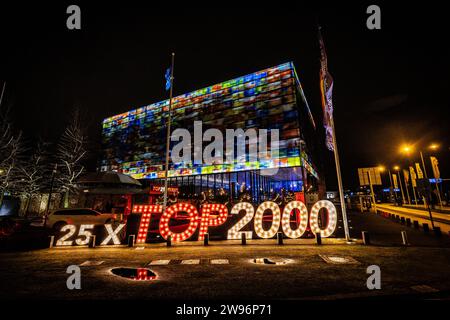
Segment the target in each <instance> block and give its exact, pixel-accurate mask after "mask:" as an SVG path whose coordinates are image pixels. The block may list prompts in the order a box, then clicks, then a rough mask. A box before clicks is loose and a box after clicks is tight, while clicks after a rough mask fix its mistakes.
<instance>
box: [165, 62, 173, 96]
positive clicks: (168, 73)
mask: <svg viewBox="0 0 450 320" xmlns="http://www.w3.org/2000/svg"><path fill="white" fill-rule="evenodd" d="M170 73H171V70H170V68H167V70H166V75H165V78H166V91H167V90H169V89H170V86H171V84H172V82H171V81H170V80H171V79H170Z"/></svg>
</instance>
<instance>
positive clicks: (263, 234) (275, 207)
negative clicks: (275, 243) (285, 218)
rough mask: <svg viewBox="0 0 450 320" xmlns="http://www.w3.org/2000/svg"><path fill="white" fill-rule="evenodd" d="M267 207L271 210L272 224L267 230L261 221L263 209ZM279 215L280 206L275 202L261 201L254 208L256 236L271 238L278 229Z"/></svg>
mask: <svg viewBox="0 0 450 320" xmlns="http://www.w3.org/2000/svg"><path fill="white" fill-rule="evenodd" d="M267 209H270V210H271V211H272V217H273V218H272V226H271V227H270V229H269V230H264V229H263V226H262V222H263V215H264V211H266V210H267ZM280 216H281V212H280V207H279V206H278V205H277V204H276V203H275V202H272V201H265V202H263V203H261V204H260V206H259V207H258V209H257V210H256V213H255V222H254V226H255V232H256V234H257V235H258V237H260V238H263V239H269V238H272V237H273V236H274V235H275V234H276V233H277V231H278V229H280Z"/></svg>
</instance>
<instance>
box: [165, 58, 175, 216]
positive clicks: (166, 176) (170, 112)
mask: <svg viewBox="0 0 450 320" xmlns="http://www.w3.org/2000/svg"><path fill="white" fill-rule="evenodd" d="M174 64H175V53H173V52H172V66H171V68H170V95H169V115H168V117H167V118H168V119H167V137H166V166H165V175H164V179H165V180H164V202H163V212H165V211H166V207H167V189H168V185H167V183H168V180H169V177H168V174H169V154H170V125H171V122H172V92H173V68H174Z"/></svg>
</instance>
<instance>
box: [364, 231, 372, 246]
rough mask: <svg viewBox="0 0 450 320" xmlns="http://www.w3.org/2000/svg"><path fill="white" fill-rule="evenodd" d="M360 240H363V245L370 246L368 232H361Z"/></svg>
mask: <svg viewBox="0 0 450 320" xmlns="http://www.w3.org/2000/svg"><path fill="white" fill-rule="evenodd" d="M362 240H363V243H364V244H365V245H367V246H368V245H369V244H370V236H369V232H368V231H363V232H362Z"/></svg>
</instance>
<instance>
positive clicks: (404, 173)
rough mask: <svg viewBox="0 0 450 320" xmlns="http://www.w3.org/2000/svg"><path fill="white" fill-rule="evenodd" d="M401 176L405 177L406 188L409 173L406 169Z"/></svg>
mask: <svg viewBox="0 0 450 320" xmlns="http://www.w3.org/2000/svg"><path fill="white" fill-rule="evenodd" d="M403 176H404V177H405V184H406V186H408V183H409V172H408V170H406V169H403Z"/></svg>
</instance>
